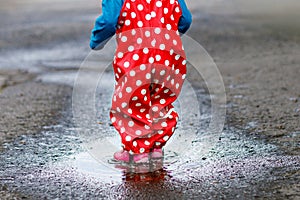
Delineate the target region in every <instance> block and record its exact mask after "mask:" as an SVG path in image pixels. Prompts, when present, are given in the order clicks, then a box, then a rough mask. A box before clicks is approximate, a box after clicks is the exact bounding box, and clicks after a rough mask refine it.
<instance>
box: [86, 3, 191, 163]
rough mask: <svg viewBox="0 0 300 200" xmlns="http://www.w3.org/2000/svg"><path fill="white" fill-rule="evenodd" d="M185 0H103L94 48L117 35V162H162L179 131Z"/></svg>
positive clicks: (114, 114)
mask: <svg viewBox="0 0 300 200" xmlns="http://www.w3.org/2000/svg"><path fill="white" fill-rule="evenodd" d="M191 21H192V20H191V14H190V12H189V10H188V8H187V6H186V4H185V2H184V0H103V1H102V15H101V16H99V17H98V18H97V19H96V22H95V27H94V29H93V30H92V35H91V40H90V47H91V48H92V49H94V50H98V49H102V48H103V46H104V45H105V44H106V43H107V41H108V40H109V39H110V38H111V37H112V36H113V35H114V34H117V37H116V38H117V44H118V46H117V49H116V52H115V56H114V60H113V68H114V75H115V90H114V94H113V98H112V107H111V110H110V119H111V122H112V124H113V126H114V127H115V129H116V130H117V131H118V132H119V134H120V136H121V141H122V147H123V149H122V150H121V151H119V152H116V153H115V154H114V158H115V159H116V160H118V161H124V162H129V161H130V157H131V156H130V155H132V157H133V161H134V162H136V163H139V162H145V161H147V160H148V158H149V156H150V157H152V158H159V157H162V156H163V155H162V154H163V153H162V148H163V146H164V145H165V144H166V142H167V141H168V140H169V139H170V137H171V136H172V135H173V133H174V131H175V127H176V124H177V121H178V114H177V113H176V111H175V110H174V107H173V105H172V103H173V102H174V101H175V100H176V98H177V97H178V95H179V93H180V90H181V87H182V84H183V81H184V79H185V76H186V62H187V61H186V60H185V54H184V50H183V46H182V43H181V39H180V34H183V33H185V32H186V31H187V30H188V28H189V27H190V24H191Z"/></svg>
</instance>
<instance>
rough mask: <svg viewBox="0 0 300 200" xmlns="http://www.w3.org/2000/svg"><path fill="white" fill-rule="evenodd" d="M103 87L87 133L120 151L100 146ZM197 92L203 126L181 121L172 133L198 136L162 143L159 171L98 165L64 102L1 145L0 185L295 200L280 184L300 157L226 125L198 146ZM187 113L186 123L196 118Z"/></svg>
mask: <svg viewBox="0 0 300 200" xmlns="http://www.w3.org/2000/svg"><path fill="white" fill-rule="evenodd" d="M45 79H46V78H45ZM103 80H104V81H108V80H112V74H111V73H109V72H107V73H105V74H104V77H103ZM100 85H101V87H100V88H99V93H97V94H99V97H98V98H97V99H99V105H98V106H97V107H98V108H99V112H98V113H97V115H98V117H97V118H98V119H100V120H101V124H100V125H98V126H94V127H90V129H89V130H86V131H87V132H90V133H91V134H92V135H93V134H94V136H96V138H98V139H99V144H100V147H99V148H98V149H97V150H98V151H100V152H101V151H103V152H107V151H108V152H110V153H111V154H112V153H113V152H114V150H116V149H117V148H118V146H117V145H115V143H116V142H112V143H111V145H110V146H108V148H110V149H108V150H107V149H103V148H102V147H101V145H103V144H101V141H102V142H103V141H104V140H102V139H103V138H109V137H110V136H111V135H116V133H115V132H114V131H113V129H112V127H110V126H109V121H108V117H107V109H108V108H107V102H108V101H109V100H110V97H111V93H112V90H111V89H112V88H111V87H107V88H105V86H104V87H103V84H100ZM105 85H107V86H109V85H110V84H105ZM185 89H186V90H187V91H188V88H187V87H185ZM187 91H183V93H182V96H181V99H180V100H179V102H180V101H183V99H186V98H187V97H189V93H188V92H187ZM198 94H199V95H200V96H201V97H202V104H201V112H202V113H203V116H202V118H201V119H202V121H201V122H202V126H199V128H195V126H191V125H190V124H187V123H181V124H180V126H179V127H178V130H177V134H190V135H192V132H194V133H197V136H198V138H199V139H201V138H202V139H201V140H194V141H193V143H192V144H191V146H190V147H189V148H186V149H185V153H186V154H184V155H181V154H180V153H182V152H181V151H178V152H177V154H175V153H174V151H176V150H174V151H173V148H172V146H171V147H169V148H166V150H165V154H166V155H165V156H166V162H165V164H164V167H163V170H159V171H157V172H155V173H148V174H130V173H124V171H123V170H122V169H120V168H118V167H117V166H115V165H114V164H109V159H110V158H109V157H106V155H103V153H100V155H101V156H103V157H101V156H100V157H96V158H98V159H99V158H100V159H101V158H103V160H101V161H102V162H97V161H96V160H95V158H94V157H92V155H91V154H89V152H88V151H87V150H86V149H85V148H84V146H86V145H84V144H83V143H84V141H83V140H84V139H85V137H86V136H83V135H81V134H80V131H78V128H76V127H75V124H74V121H73V119H72V111H71V107H70V105H69V106H68V109H67V110H66V111H65V112H64V114H63V117H62V118H61V119H60V120H59V121H58V123H57V124H56V125H53V126H45V127H43V130H42V131H41V133H40V134H38V135H36V136H31V135H22V136H20V137H18V138H16V139H15V140H14V142H11V143H6V144H4V148H5V149H4V152H3V153H2V154H1V159H0V160H1V166H2V169H1V174H2V176H1V185H2V187H4V188H8V189H9V190H12V191H16V192H20V193H21V194H22V195H24V196H29V197H31V198H47V199H52V198H57V197H59V198H62V199H70V198H89V199H91V198H103V199H124V198H134V199H140V198H142V199H153V198H154V199H158V198H160V199H199V198H205V199H214V198H230V199H244V198H246V199H251V198H256V197H266V198H268V197H269V198H271V197H275V196H276V197H278V198H289V197H290V198H295V196H289V195H288V194H284V195H283V194H281V191H278V190H277V187H280V188H281V190H284V184H285V178H284V177H285V176H286V175H287V176H288V174H297V173H298V171H299V165H298V164H299V159H300V157H299V156H285V155H283V154H282V152H280V150H278V148H277V147H276V146H274V145H270V144H266V143H264V142H262V141H258V140H256V139H255V138H251V137H246V136H245V134H244V133H243V131H241V130H237V129H234V128H231V127H227V126H226V127H225V128H224V131H223V132H222V133H221V134H220V135H215V136H216V137H218V138H217V141H218V142H217V143H216V145H212V146H209V147H208V148H209V149H208V152H205V151H203V152H201V151H199V146H201V145H205V144H207V143H208V144H210V139H211V138H206V137H203V136H205V133H203V132H201V129H203V128H205V127H206V126H207V123H209V120H208V118H209V116H207V115H205V114H206V113H209V110H210V108H209V98H208V96H207V95H205V94H204V93H203V91H202V92H201V91H198ZM189 98H191V97H189ZM83 101H84V99H83ZM180 103H182V102H180ZM178 105H179V104H178ZM178 105H177V106H178ZM178 109H180V108H178ZM181 110H182V109H181ZM187 117H188V118H189V119H190V121H193V120H194V119H198V117H195V116H194V117H193V116H187ZM183 120H184V119H183ZM108 127H110V128H108ZM198 129H199V130H198ZM203 138H204V139H203ZM108 141H109V139H108ZM182 142H183V144H184V141H182ZM171 145H172V143H171ZM183 148H184V146H183ZM93 156H95V155H93ZM291 182H292V183H294V184H297V179H295V180H289V184H290V183H291ZM287 189H289V190H290V189H291V188H287ZM292 189H293V190H295V191H297V190H298V189H297V188H296V187H295V188H292ZM274 192H275V193H274Z"/></svg>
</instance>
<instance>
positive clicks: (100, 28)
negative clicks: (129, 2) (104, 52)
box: [90, 0, 123, 50]
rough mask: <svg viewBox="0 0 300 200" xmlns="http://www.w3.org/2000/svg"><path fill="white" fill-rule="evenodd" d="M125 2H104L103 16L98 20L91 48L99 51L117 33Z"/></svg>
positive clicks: (106, 0)
mask: <svg viewBox="0 0 300 200" xmlns="http://www.w3.org/2000/svg"><path fill="white" fill-rule="evenodd" d="M122 5H123V0H103V1H102V14H101V15H100V16H99V17H98V18H97V19H96V22H95V26H94V28H93V30H92V34H91V38H90V47H91V49H94V50H99V49H102V48H103V47H104V45H105V44H106V43H107V42H108V40H109V39H110V38H111V37H112V36H113V35H114V34H115V33H116V26H117V22H118V18H119V14H120V11H121V8H122Z"/></svg>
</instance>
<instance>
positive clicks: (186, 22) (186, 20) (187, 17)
mask: <svg viewBox="0 0 300 200" xmlns="http://www.w3.org/2000/svg"><path fill="white" fill-rule="evenodd" d="M178 3H179V5H180V7H181V10H182V16H181V17H180V19H179V23H178V31H179V32H180V33H185V32H186V31H187V30H188V29H189V28H190V26H191V24H192V14H191V12H190V11H189V9H188V8H187V6H186V4H185V1H184V0H178Z"/></svg>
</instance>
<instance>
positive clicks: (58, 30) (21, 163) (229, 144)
mask: <svg viewBox="0 0 300 200" xmlns="http://www.w3.org/2000/svg"><path fill="white" fill-rule="evenodd" d="M193 3H194V4H195V1H194V2H193ZM94 4H95V5H94ZM98 4H99V2H98V3H97V2H96V1H94V2H89V3H86V2H83V1H79V0H78V1H74V2H73V3H70V2H68V1H60V2H48V1H31V2H21V1H10V2H3V3H1V9H0V10H1V13H0V15H1V17H0V22H1V31H0V35H1V41H0V47H1V55H0V59H1V60H0V61H1V68H0V69H1V73H0V74H1V75H0V83H1V88H2V91H1V98H0V103H1V111H2V113H1V115H2V118H3V119H4V120H2V121H1V146H2V147H1V152H0V166H1V168H0V199H299V194H300V191H299V190H300V189H299V176H300V174H299V168H300V165H299V163H300V162H299V161H300V157H299V154H298V153H297V148H298V147H297V146H298V143H297V141H295V140H294V138H297V135H298V134H297V132H296V130H295V131H294V135H295V136H293V137H291V139H290V140H289V142H288V143H286V144H288V145H290V147H291V148H287V149H292V151H290V152H293V153H287V152H289V151H287V150H286V148H282V146H281V145H279V144H278V143H276V142H270V141H272V140H271V139H270V137H268V135H267V136H266V137H262V136H261V134H256V133H255V134H252V132H251V131H252V130H253V129H254V128H255V127H256V123H257V122H256V121H254V122H252V123H248V124H245V123H242V122H240V123H237V122H239V121H238V120H233V119H236V118H237V116H238V114H237V113H239V115H241V112H240V110H238V109H237V108H238V106H237V105H238V104H239V102H240V101H241V100H240V99H243V96H235V95H232V91H231V90H230V91H227V92H228V94H229V95H231V96H229V99H230V100H231V101H229V102H228V103H227V104H226V109H227V110H229V114H232V113H233V115H228V116H227V121H226V123H225V125H224V128H223V130H222V132H220V133H219V132H214V131H211V132H207V131H206V130H209V124H210V121H211V116H212V114H211V111H212V101H211V100H212V99H211V96H210V95H209V94H208V90H207V88H206V86H205V84H204V85H203V84H201V83H199V80H198V79H194V77H193V76H190V77H188V81H187V82H186V84H185V86H184V88H183V92H182V94H181V96H180V98H179V100H178V101H177V102H176V105H175V106H176V109H177V110H178V112H179V114H180V115H181V116H182V117H181V120H180V123H179V126H178V128H177V130H176V135H175V136H174V138H177V142H176V140H175V141H170V144H169V146H167V147H166V149H165V161H164V163H163V167H162V169H159V170H156V171H155V172H151V173H145V171H147V169H148V168H147V167H148V166H147V165H146V166H143V170H144V171H143V172H144V173H128V169H127V168H126V167H125V168H124V166H120V165H118V164H117V163H114V162H112V160H111V158H112V154H113V153H114V151H116V150H118V149H119V148H120V147H119V143H118V142H119V141H118V135H117V133H116V132H115V131H114V129H113V127H111V126H110V122H109V118H108V112H109V107H110V101H111V96H112V89H113V87H112V86H113V74H112V71H111V69H109V66H108V68H107V70H105V71H104V72H103V74H102V76H101V79H99V80H97V87H96V90H95V91H92V92H93V93H94V94H95V102H94V103H95V104H94V105H92V106H93V107H92V108H91V107H90V105H89V104H87V103H86V102H90V99H91V98H92V97H91V96H89V95H84V93H80V94H82V96H81V98H80V99H79V100H80V101H79V102H77V104H74V97H76V95H75V96H74V88H76V84H75V85H74V83H76V81H78V79H76V76H77V73H78V68H79V67H80V66H81V65H82V63H83V61H84V59H85V58H86V57H87V55H88V54H89V48H88V36H89V30H90V29H91V27H92V23H93V20H94V19H95V14H96V13H97V12H98V7H97V5H98ZM196 4H197V3H196ZM191 5H193V4H191ZM225 8H226V7H224V9H225ZM16 9H18V10H19V12H15V11H16ZM225 10H226V9H225ZM192 11H193V13H194V16H195V19H196V20H195V21H197V19H199V20H200V21H201V22H202V23H203V24H204V25H205V26H204V27H202V29H200V30H202V31H204V32H205V31H212V30H215V31H216V32H213V31H212V33H211V34H207V35H208V36H207V37H202V36H201V35H199V34H198V31H199V30H198V29H197V28H194V29H193V30H192V31H191V34H192V35H193V36H195V38H198V39H199V38H200V39H199V40H202V41H203V42H204V44H206V45H207V48H208V49H209V50H210V52H212V54H213V55H214V59H215V60H217V61H219V62H220V60H222V59H223V57H222V56H224V57H226V56H228V54H229V52H231V53H232V52H233V53H232V55H233V54H235V53H234V52H235V50H231V51H225V49H227V47H228V46H227V44H228V43H226V44H224V45H220V43H218V41H219V40H221V41H227V39H228V38H226V37H225V36H224V37H221V38H220V35H221V36H222V34H220V32H219V31H220V30H221V31H222V30H226V31H225V33H231V32H230V31H229V29H230V27H229V28H226V27H225V26H221V24H218V23H217V24H214V22H219V23H221V22H222V20H219V21H218V20H217V19H218V17H219V15H207V16H204V13H203V15H201V16H200V17H199V15H198V14H197V7H194V6H192ZM226 19H227V18H224V21H226ZM230 19H231V18H230ZM11 24H14V26H11ZM210 24H212V25H215V26H216V27H215V28H216V29H210V28H209V27H210V26H209V25H210ZM219 25H220V26H219ZM230 25H232V26H233V27H235V25H236V24H235V23H232V24H231V23H230ZM240 28H241V27H238V30H240ZM209 33H210V32H209ZM210 36H211V37H213V38H215V39H214V40H211V39H212V38H211V37H210ZM247 36H249V35H247ZM249 37H252V36H251V35H250V36H249ZM216 38H219V39H216ZM253 38H254V39H257V38H255V36H254V37H253ZM229 39H230V38H229ZM231 39H232V38H231ZM208 41H210V42H208ZM232 41H233V40H232ZM224 43H225V42H224ZM234 44H235V45H237V44H238V42H237V43H234ZM214 45H216V46H218V45H220V46H218V47H220V48H216V47H215V46H214ZM233 46H234V45H233ZM232 49H234V48H232ZM237 52H239V51H237ZM237 52H236V53H237ZM241 52H242V51H241ZM242 53H243V52H242ZM216 55H220V57H221V59H220V58H218V57H217V56H216ZM237 55H238V53H237ZM109 56H111V55H108V57H109ZM100 60H101V61H102V60H105V61H107V60H106V58H101V59H100ZM92 61H95V60H92ZM96 61H97V60H96ZM101 64H103V63H98V64H97V65H96V67H97V66H101ZM101 67H106V66H101ZM190 70H192V68H191V67H190ZM223 70H224V68H223ZM95 71H97V70H95V68H93V67H91V68H89V69H87V71H86V72H85V75H88V76H90V77H93V75H95ZM222 72H223V73H224V74H226V70H224V71H222ZM230 72H231V71H230ZM252 73H254V72H253V71H252ZM233 74H234V73H233ZM225 78H226V77H225ZM225 82H226V79H225ZM89 84H90V83H89V82H87V86H89ZM225 84H227V83H225ZM228 85H229V84H228ZM231 86H232V85H231ZM226 87H227V86H226ZM228 87H229V86H228ZM243 87H244V85H238V84H237V83H235V84H234V88H242V89H241V90H239V91H249V90H247V89H243ZM83 89H85V88H83ZM81 92H82V91H81ZM85 92H86V94H88V90H86V91H85ZM233 94H234V93H233ZM232 96H233V97H232ZM72 98H73V99H72ZM92 99H93V98H92ZM234 99H238V100H239V101H234ZM77 100H78V99H77ZM81 102H82V103H81ZM191 102H196V104H193V103H191ZM195 105H197V106H198V107H197V108H196V109H195ZM241 106H244V104H241ZM232 108H236V109H232ZM91 109H95V116H90V115H85V114H86V112H89V111H91V113H92V112H93V111H94V110H91ZM245 110H246V109H245ZM232 111H234V112H232ZM81 113H82V115H81ZM248 113H250V112H248ZM233 116H234V117H233ZM245 116H249V115H247V114H245V115H243V116H241V118H242V117H243V119H244V118H245ZM228 119H230V120H228ZM232 120H233V121H234V122H236V123H232ZM287 120H288V119H287ZM236 124H238V125H236ZM294 124H295V126H297V123H294ZM241 127H242V128H241ZM294 129H295V128H294ZM271 138H273V137H271ZM276 138H277V137H276ZM280 141H281V140H280ZM97 145H98V146H97Z"/></svg>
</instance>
